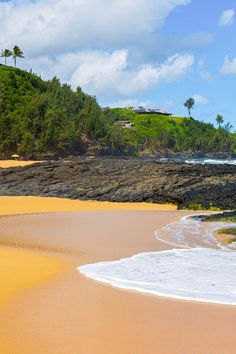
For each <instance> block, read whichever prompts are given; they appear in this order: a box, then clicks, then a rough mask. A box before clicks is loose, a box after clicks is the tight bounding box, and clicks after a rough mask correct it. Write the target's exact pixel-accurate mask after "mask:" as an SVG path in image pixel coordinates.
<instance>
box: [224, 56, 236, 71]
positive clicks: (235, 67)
mask: <svg viewBox="0 0 236 354" xmlns="http://www.w3.org/2000/svg"><path fill="white" fill-rule="evenodd" d="M221 74H223V75H236V58H233V59H232V60H230V59H229V57H228V56H226V57H225V61H224V63H223V65H222V67H221Z"/></svg>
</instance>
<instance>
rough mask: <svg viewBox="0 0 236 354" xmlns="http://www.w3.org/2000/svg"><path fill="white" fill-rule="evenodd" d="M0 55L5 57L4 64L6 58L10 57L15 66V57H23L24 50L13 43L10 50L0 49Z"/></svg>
mask: <svg viewBox="0 0 236 354" xmlns="http://www.w3.org/2000/svg"><path fill="white" fill-rule="evenodd" d="M0 56H1V57H2V58H4V59H5V65H7V59H8V58H11V57H12V58H13V60H14V65H15V67H16V62H17V58H24V52H23V51H22V50H21V49H20V48H19V47H18V46H17V45H15V46H14V47H13V49H12V50H10V49H2V50H1V55H0Z"/></svg>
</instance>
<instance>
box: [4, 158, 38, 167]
mask: <svg viewBox="0 0 236 354" xmlns="http://www.w3.org/2000/svg"><path fill="white" fill-rule="evenodd" d="M38 162H42V161H21V160H0V168H9V167H24V166H29V165H33V164H35V163H38Z"/></svg>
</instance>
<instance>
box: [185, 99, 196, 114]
mask: <svg viewBox="0 0 236 354" xmlns="http://www.w3.org/2000/svg"><path fill="white" fill-rule="evenodd" d="M194 104H195V101H194V99H193V98H192V97H190V98H188V99H187V100H186V101H185V103H184V107H186V108H187V110H188V115H189V117H191V109H193V108H194Z"/></svg>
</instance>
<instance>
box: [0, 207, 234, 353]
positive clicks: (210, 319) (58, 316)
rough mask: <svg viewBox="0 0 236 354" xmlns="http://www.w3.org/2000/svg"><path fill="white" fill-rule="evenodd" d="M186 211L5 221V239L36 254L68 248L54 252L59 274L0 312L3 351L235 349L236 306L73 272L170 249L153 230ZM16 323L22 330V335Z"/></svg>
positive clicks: (1, 227)
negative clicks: (143, 290) (61, 266)
mask: <svg viewBox="0 0 236 354" xmlns="http://www.w3.org/2000/svg"><path fill="white" fill-rule="evenodd" d="M28 207H29V205H28ZM194 213H196V212H193V214H194ZM189 214H191V212H190V211H175V210H169V211H165V210H162V211H158V210H149V211H148V210H146V211H145V210H144V211H131V210H130V211H128V212H127V211H122V210H119V211H108V210H104V211H92V212H89V211H86V212H83V213H77V212H72V213H55V214H53V213H51V214H38V215H22V216H20V215H19V216H17V217H10V218H1V219H0V235H1V236H0V237H1V240H0V241H1V242H4V241H6V240H8V241H9V240H10V241H11V242H13V243H14V242H18V243H19V242H20V243H22V244H24V245H26V246H28V247H32V246H33V247H35V249H37V247H38V249H39V251H40V249H41V247H42V246H43V247H45V248H46V250H47V251H46V252H47V254H48V255H50V257H51V255H54V256H55V253H53V252H54V251H55V250H56V249H58V248H59V249H64V253H63V254H58V255H57V257H58V258H59V259H60V260H63V261H65V262H66V265H67V271H66V272H64V273H61V275H60V276H59V277H56V278H53V279H51V280H50V281H48V282H46V283H40V284H38V285H37V286H34V287H32V288H31V289H26V290H24V291H22V292H19V293H18V294H17V296H14V299H12V301H11V303H9V304H8V306H6V307H5V309H1V318H0V325H1V327H2V328H3V330H2V333H0V349H1V351H2V352H4V354H5V353H6V354H8V353H9V354H12V353H15V352H16V348H17V350H18V352H21V353H22V352H23V353H24V354H33V353H35V352H37V353H39V354H55V352H57V351H59V350H60V352H61V353H63V354H64V353H70V354H74V353H75V354H78V353H81V354H85V353H86V354H91V353H96V354H104V353H111V352H112V353H114V354H126V353H132V354H133V353H135V354H143V353H145V352H148V353H149V354H163V353H165V354H179V353H180V352H181V354H189V353H190V352H191V353H195V352H194V348H197V349H196V350H197V351H196V353H197V354H205V352H206V348H212V353H215V352H216V351H217V350H218V351H220V352H224V354H232V350H233V348H235V345H236V339H235V337H234V336H233V332H234V331H233V328H234V323H235V322H234V320H235V315H236V310H235V308H233V307H229V306H225V305H214V304H209V303H197V302H191V301H182V300H174V299H166V298H160V297H156V296H150V295H147V296H144V295H145V294H140V293H136V292H130V291H124V290H119V289H114V288H112V287H110V286H106V285H104V284H99V283H97V282H94V281H92V280H89V279H87V278H86V277H84V276H82V275H80V274H79V272H78V271H77V269H76V268H77V266H78V265H83V264H88V263H94V262H96V261H97V262H98V261H102V260H114V259H119V258H122V257H129V256H131V255H133V254H137V253H139V252H143V251H144V252H145V251H148V252H150V251H154V252H156V251H158V250H165V249H168V248H169V247H168V246H167V245H163V244H161V243H160V242H158V241H157V240H156V239H155V235H154V230H155V229H156V228H157V227H162V226H164V225H165V224H166V223H169V222H171V221H172V220H178V219H179V217H181V216H184V215H189ZM72 251H73V252H72ZM41 253H42V252H41ZM42 254H43V255H45V252H43V253H42ZM13 300H14V301H13ZM193 318H194V321H192V319H193ZM16 328H21V331H20V333H18V332H17V330H16ZM170 328H175V331H174V332H173V331H170ZM186 338H188V340H187V341H186ZM78 348H79V349H78Z"/></svg>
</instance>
